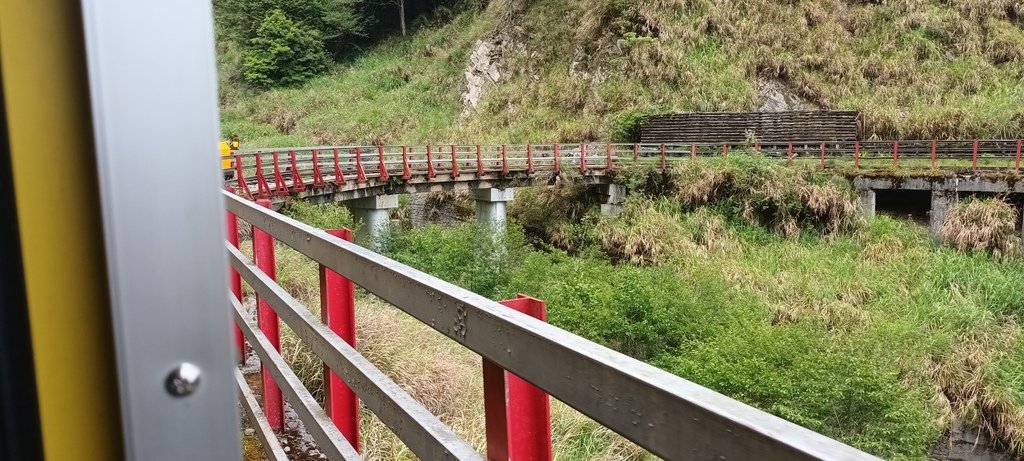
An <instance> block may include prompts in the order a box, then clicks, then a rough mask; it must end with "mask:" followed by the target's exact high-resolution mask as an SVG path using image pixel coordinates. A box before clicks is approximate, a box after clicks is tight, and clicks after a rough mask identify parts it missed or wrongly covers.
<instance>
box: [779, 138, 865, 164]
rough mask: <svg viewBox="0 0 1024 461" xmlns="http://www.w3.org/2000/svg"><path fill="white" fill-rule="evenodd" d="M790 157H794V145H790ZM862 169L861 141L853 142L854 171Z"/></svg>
mask: <svg viewBox="0 0 1024 461" xmlns="http://www.w3.org/2000/svg"><path fill="white" fill-rule="evenodd" d="M789 151H790V157H792V156H793V155H792V152H793V144H790V145H789ZM859 168H860V141H854V142H853V169H854V170H857V169H859Z"/></svg>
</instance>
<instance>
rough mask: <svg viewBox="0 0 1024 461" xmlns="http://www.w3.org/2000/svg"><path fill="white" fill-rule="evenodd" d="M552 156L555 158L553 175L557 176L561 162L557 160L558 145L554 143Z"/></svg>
mask: <svg viewBox="0 0 1024 461" xmlns="http://www.w3.org/2000/svg"><path fill="white" fill-rule="evenodd" d="M553 155H554V157H555V158H554V160H555V161H554V170H555V174H558V173H559V171H560V170H561V165H560V163H561V162H560V161H559V160H558V143H557V142H556V143H555V149H554V154H553Z"/></svg>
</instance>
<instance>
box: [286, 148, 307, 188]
mask: <svg viewBox="0 0 1024 461" xmlns="http://www.w3.org/2000/svg"><path fill="white" fill-rule="evenodd" d="M288 161H289V163H290V164H291V166H292V192H302V191H304V190H306V181H305V180H303V179H302V175H301V174H299V166H298V164H297V163H296V161H295V151H293V150H292V151H288Z"/></svg>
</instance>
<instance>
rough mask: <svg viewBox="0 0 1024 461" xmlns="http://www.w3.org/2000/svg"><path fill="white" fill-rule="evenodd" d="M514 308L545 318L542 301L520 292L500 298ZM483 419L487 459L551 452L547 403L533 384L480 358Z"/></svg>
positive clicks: (533, 460)
mask: <svg viewBox="0 0 1024 461" xmlns="http://www.w3.org/2000/svg"><path fill="white" fill-rule="evenodd" d="M501 304H504V305H505V306H508V307H509V308H511V309H514V310H516V311H518V312H522V313H524V314H526V315H529V316H531V317H534V318H536V319H539V320H541V321H547V313H546V309H545V307H544V301H541V300H539V299H535V298H531V297H529V296H526V295H522V294H520V295H519V296H518V297H517V298H516V299H511V300H506V301H501ZM483 374H484V419H485V426H486V430H487V459H488V460H489V461H496V460H501V461H508V460H530V461H548V460H551V459H552V452H551V406H550V400H549V398H548V395H547V394H545V393H544V391H542V390H540V389H538V388H537V387H536V386H534V385H532V384H530V383H529V382H527V381H525V380H523V379H521V378H519V377H518V376H516V375H514V374H512V373H509V372H506V371H505V370H503V369H501V367H499V366H498V365H496V364H494V363H492V362H490V361H489V360H487V359H484V360H483Z"/></svg>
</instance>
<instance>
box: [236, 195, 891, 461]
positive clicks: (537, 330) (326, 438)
mask: <svg viewBox="0 0 1024 461" xmlns="http://www.w3.org/2000/svg"><path fill="white" fill-rule="evenodd" d="M224 200H225V202H226V206H227V210H228V211H229V212H230V213H231V214H232V215H233V216H237V218H238V219H242V220H244V221H247V222H249V223H251V224H252V225H253V226H254V228H255V229H258V231H259V232H265V233H266V234H267V235H269V236H272V237H273V238H274V239H276V240H278V241H280V242H282V243H284V244H285V245H288V246H290V247H292V248H293V249H295V250H297V251H299V252H300V253H302V254H304V255H306V256H309V257H310V258H312V259H313V260H314V261H316V262H318V263H319V264H321V265H322V266H323V267H325V268H326V269H329V270H331V271H334V272H336V273H337V274H340V275H341V276H343V277H345V278H347V279H349V280H351V281H352V282H354V283H355V284H356V285H359V286H361V287H363V288H364V289H366V290H367V291H369V292H371V293H373V294H375V295H376V296H378V297H379V298H381V299H382V300H384V301H386V302H388V303H390V304H392V305H394V306H395V307H397V308H398V309H401V310H402V311H404V312H406V313H408V314H409V315H411V316H412V317H414V318H416V319H418V320H420V321H421V322H423V323H424V324H426V325H428V326H430V327H431V328H433V329H435V330H437V331H438V332H440V333H442V334H444V335H445V336H447V337H448V338H451V339H452V340H454V341H456V342H458V343H459V344H461V345H463V346H464V347H466V348H467V349H469V350H471V351H473V352H475V353H476V354H479V355H480V356H481V357H483V358H484V359H485V360H487V361H489V362H491V363H493V364H494V365H496V366H497V367H500V368H503V369H505V370H508V371H509V372H511V373H514V374H515V375H516V376H518V377H519V378H521V379H523V380H525V381H526V382H528V383H531V384H532V385H534V386H536V387H537V388H539V389H541V390H543V391H544V392H546V393H547V394H549V395H550V396H551V397H554V398H556V399H559V400H561V401H562V402H564V403H566V404H568V405H569V406H571V407H573V408H575V409H577V410H579V411H580V412H582V413H583V414H585V415H587V416H589V417H591V418H593V419H594V420H596V421H597V422H599V423H600V424H603V425H604V426H606V427H608V428H609V429H611V430H613V431H615V432H617V433H619V434H621V435H622V436H624V437H625V438H627V439H629V440H631V441H633V442H635V443H636V444H638V445H639V446H641V447H643V448H645V449H647V450H649V451H650V452H652V453H654V454H656V455H659V456H661V457H664V458H666V459H763V460H804V459H806V460H811V459H813V460H862V459H863V460H867V459H876V458H874V457H872V456H870V455H868V454H866V453H863V452H860V451H858V450H856V449H854V448H851V447H849V446H847V445H844V444H842V443H840V442H838V441H835V440H832V439H829V438H827V437H825V436H822V435H820V434H817V433H814V432H812V431H810V430H807V429H804V428H802V427H800V426H797V425H795V424H793V423H790V422H788V421H785V420H783V419H780V418H778V417H775V416H772V415H770V414H768V413H765V412H763V411H760V410H758V409H755V408H752V407H750V406H747V405H745V404H743V403H740V402H738V401H735V400H732V399H730V398H728V397H725V396H723V395H721V394H718V393H717V392H714V391H712V390H710V389H707V388H704V387H701V386H698V385H696V384H694V383H692V382H689V381H687V380H685V379H682V378H680V377H678V376H674V375H672V374H669V373H667V372H665V371H662V370H659V369H657V368H655V367H652V366H650V365H648V364H645V363H643V362H640V361H638V360H635V359H633V358H630V357H627V356H625V355H623V354H620V353H618V352H615V351H613V350H610V349H608V348H606V347H603V346H600V345H598V344H595V343H593V342H590V341H587V340H585V339H583V338H580V337H579V336H576V335H574V334H572V333H569V332H567V331H565V330H562V329H560V328H557V327H555V326H552V325H549V324H547V323H544V322H543V321H541V320H538V319H535V318H533V317H530V316H528V315H525V314H522V313H519V312H517V311H515V310H513V309H509V308H507V307H505V306H503V305H501V304H498V303H496V302H494V301H491V300H489V299H486V298H484V297H482V296H480V295H477V294H475V293H472V292H469V291H467V290H464V289H462V288H459V287H457V286H454V285H452V284H450V283H447V282H444V281H442V280H440V279H437V278H435V277H433V276H430V275H428V274H425V273H423V272H420V271H418V270H415V269H412V268H410V267H407V266H404V265H402V264H400V263H398V262H395V261H393V260H390V259H388V258H386V257H384V256H381V255H379V254H376V253H374V252H373V251H370V250H368V249H366V248H363V247H360V246H358V245H355V244H353V243H350V242H348V241H345V240H343V239H341V238H339V237H335V236H333V235H331V234H329V233H327V232H325V231H323V230H319V229H315V228H313V227H310V226H308V225H306V224H303V223H301V222H298V221H295V220H293V219H290V218H288V217H286V216H283V215H280V214H277V213H275V212H272V211H270V210H268V209H266V208H263V207H261V206H260V205H257V204H255V203H253V202H251V201H248V200H244V199H242V198H240V197H237V196H235V195H233V194H229V193H225V194H224ZM254 232H255V231H254ZM227 249H228V252H229V254H230V261H231V267H232V268H233V269H234V270H235V271H237V273H238V274H239V275H240V277H241V279H242V280H245V281H246V283H248V284H249V285H250V286H251V287H252V289H253V290H254V291H255V292H256V295H257V296H258V297H259V298H260V299H261V300H262V302H265V303H266V305H267V306H269V309H272V313H271V312H270V311H269V310H266V311H264V310H261V311H259V312H260V316H261V318H260V319H258V321H257V319H253V318H251V316H250V315H249V314H248V313H247V312H246V310H245V309H244V308H243V307H242V305H241V304H240V303H239V300H238V299H237V298H236V297H234V296H232V298H231V302H230V306H232V310H233V311H234V315H235V319H236V323H237V325H238V326H239V328H240V329H241V331H242V332H243V333H244V336H245V338H246V339H247V340H248V343H249V346H250V347H252V348H253V350H254V351H255V352H256V354H257V355H258V356H259V357H260V359H261V361H262V362H263V365H264V367H265V368H266V370H267V374H268V375H269V376H270V378H272V381H273V383H275V384H276V385H277V386H280V388H281V390H282V392H283V394H284V397H285V399H286V400H287V401H288V403H289V404H290V405H291V406H292V408H294V409H295V410H296V413H297V414H298V415H299V417H300V419H301V420H302V421H303V423H305V425H306V427H307V429H308V430H309V432H310V433H311V434H312V436H313V437H314V438H315V439H316V441H317V444H318V446H319V447H320V448H321V450H323V452H324V453H326V454H327V456H328V458H329V459H358V456H359V455H358V452H357V450H356V447H355V446H354V444H353V443H351V442H349V440H348V439H346V437H345V435H343V434H342V432H341V431H340V430H339V428H338V427H336V426H335V424H334V423H332V421H331V419H330V418H329V417H328V416H327V415H326V413H325V412H324V410H323V409H322V408H320V406H319V404H318V403H317V402H316V401H315V400H314V399H313V398H312V396H311V395H310V393H309V391H308V390H307V389H305V388H303V387H302V385H301V383H299V381H298V379H297V378H296V376H295V374H294V373H293V372H292V371H291V370H290V369H289V368H288V366H287V364H286V363H285V362H284V360H283V359H282V358H281V356H280V354H279V352H278V351H277V349H278V345H277V344H274V342H273V340H272V338H273V335H274V334H276V333H275V332H276V329H277V324H276V322H277V316H279V317H280V319H281V320H283V321H284V322H285V323H286V324H288V325H289V326H290V327H291V328H292V329H293V330H294V331H295V333H296V335H297V336H298V337H299V338H300V339H301V340H302V341H303V342H304V343H306V344H307V345H309V346H310V347H311V348H312V350H313V351H314V352H315V353H316V354H317V355H318V356H319V357H320V358H321V360H323V361H324V363H325V365H326V366H327V367H329V369H330V370H331V371H333V372H334V373H336V374H337V375H338V376H339V377H340V378H341V379H342V380H343V381H344V382H345V384H346V385H347V386H348V387H350V388H351V390H352V391H353V392H354V393H355V394H356V395H357V396H358V397H359V399H361V400H362V401H363V403H364V404H365V406H366V408H368V409H369V410H370V411H372V412H374V414H376V415H377V416H378V417H379V418H380V420H381V421H382V422H383V423H384V424H386V425H387V426H388V427H390V428H391V429H392V430H393V431H394V432H395V434H396V435H397V436H398V437H399V438H400V439H401V440H402V441H403V442H404V443H405V444H406V445H407V446H408V447H409V448H410V449H411V450H412V451H413V452H414V453H416V454H417V455H418V456H419V457H420V458H422V459H483V456H482V455H481V454H479V453H477V452H476V451H475V450H473V448H472V447H471V446H470V445H469V444H468V443H466V442H465V441H464V440H462V439H461V438H460V437H458V436H457V435H456V434H455V433H454V432H452V430H451V429H450V428H448V427H447V426H446V425H444V424H443V423H442V422H441V421H440V420H438V418H437V417H436V416H434V415H432V414H431V413H430V412H429V411H427V410H426V409H425V408H424V407H423V406H422V405H421V404H420V403H419V402H417V401H415V399H413V398H412V397H411V396H409V395H408V394H407V393H406V392H405V391H404V390H402V388H401V387H399V386H398V385H397V384H395V383H394V382H393V381H391V380H390V379H388V378H387V377H386V376H385V375H384V374H383V373H382V372H381V371H380V370H378V369H377V368H376V367H375V366H374V365H373V364H372V363H370V362H369V361H367V360H366V359H365V358H364V357H363V356H362V355H360V354H359V353H358V351H356V350H355V349H354V348H353V347H352V346H350V345H349V344H348V343H347V342H346V341H345V340H343V339H342V338H341V337H340V336H338V335H337V334H336V333H335V332H334V331H332V329H331V328H329V327H328V326H327V325H325V324H324V323H323V322H322V321H321V320H320V319H318V318H316V317H315V316H314V315H313V314H312V313H310V311H309V310H308V309H306V308H305V306H303V305H301V304H300V303H299V302H298V301H296V300H295V299H294V298H292V297H291V296H290V295H289V294H288V293H287V292H286V291H285V290H284V289H283V288H281V287H280V286H278V285H277V284H276V283H275V282H274V280H273V277H272V273H273V269H272V266H271V267H267V266H266V265H265V263H261V262H260V261H259V259H260V257H259V256H257V261H256V262H253V261H251V260H250V259H249V258H248V257H247V256H245V255H244V254H242V253H241V252H240V251H238V250H237V249H236V248H235V247H234V245H232V244H230V243H229V244H228V245H227ZM264 261H265V259H264ZM261 266H263V267H262V268H261ZM268 269H269V272H270V273H269V274H268V273H267V270H268ZM410 340H414V338H410ZM237 381H238V385H239V386H240V387H242V388H243V389H242V395H243V406H245V407H246V408H247V411H248V413H249V415H250V416H252V417H253V419H254V420H256V423H255V424H254V427H256V428H257V430H258V431H259V432H261V434H260V436H259V437H260V438H261V440H263V441H264V442H265V443H266V445H265V447H266V452H267V455H268V457H270V458H271V459H279V456H280V454H281V451H280V450H279V446H278V445H277V444H276V443H275V442H274V438H275V436H274V434H273V433H270V432H269V426H268V425H267V424H264V423H263V420H262V419H261V416H262V415H261V414H260V412H259V411H256V409H255V408H253V403H254V400H255V399H254V398H252V397H253V396H252V395H251V392H249V391H247V387H248V386H247V385H246V384H245V382H244V380H243V379H241V378H240V377H239V378H238V379H237ZM265 382H266V380H265ZM491 423H492V422H491V421H489V422H488V427H489V428H491V427H504V426H503V425H500V424H499V425H493V424H491ZM490 435H491V434H489V436H488V441H489V446H488V459H507V456H506V457H504V458H503V455H502V454H501V452H500V451H494V452H492V447H491V446H490V440H491V437H490Z"/></svg>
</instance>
